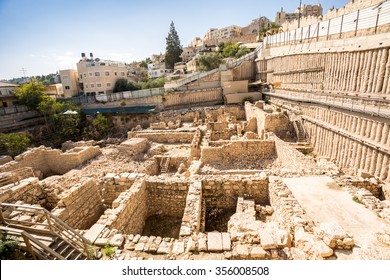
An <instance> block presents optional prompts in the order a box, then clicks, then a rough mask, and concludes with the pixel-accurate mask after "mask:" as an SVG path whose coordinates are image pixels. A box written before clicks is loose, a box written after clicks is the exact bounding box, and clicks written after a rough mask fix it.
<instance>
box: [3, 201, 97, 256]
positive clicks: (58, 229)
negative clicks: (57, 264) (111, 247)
mask: <svg viewBox="0 0 390 280" xmlns="http://www.w3.org/2000/svg"><path fill="white" fill-rule="evenodd" d="M3 209H7V210H10V211H18V212H21V213H22V214H30V215H37V216H38V217H39V222H38V221H36V222H32V221H31V222H30V221H19V220H14V219H8V218H5V217H4V216H3V214H2V213H3ZM0 222H1V223H4V224H5V225H7V226H8V227H12V228H16V229H22V230H24V231H26V232H31V233H33V232H36V233H43V234H48V235H54V236H58V237H60V238H62V239H63V240H65V241H66V242H67V243H68V244H69V245H71V246H72V247H74V248H76V249H78V250H79V251H80V252H82V253H83V254H85V255H86V256H87V257H88V258H90V259H92V258H93V256H92V252H91V250H89V249H90V242H89V240H87V239H86V238H85V237H83V236H82V235H81V234H79V233H78V232H77V231H75V230H74V229H73V228H71V227H69V226H68V225H67V224H65V223H64V222H63V221H61V220H60V219H58V218H57V217H55V216H54V215H53V214H52V213H50V212H49V211H47V210H46V209H44V208H42V207H35V206H29V205H15V204H8V203H0ZM37 245H39V244H37ZM43 249H45V250H47V248H43Z"/></svg>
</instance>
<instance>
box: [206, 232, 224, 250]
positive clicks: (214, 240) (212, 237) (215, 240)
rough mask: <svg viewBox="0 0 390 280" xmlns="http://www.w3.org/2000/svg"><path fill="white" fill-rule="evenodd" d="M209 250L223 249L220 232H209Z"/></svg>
mask: <svg viewBox="0 0 390 280" xmlns="http://www.w3.org/2000/svg"><path fill="white" fill-rule="evenodd" d="M207 244H208V247H207V249H208V251H222V234H221V233H220V232H209V233H207Z"/></svg>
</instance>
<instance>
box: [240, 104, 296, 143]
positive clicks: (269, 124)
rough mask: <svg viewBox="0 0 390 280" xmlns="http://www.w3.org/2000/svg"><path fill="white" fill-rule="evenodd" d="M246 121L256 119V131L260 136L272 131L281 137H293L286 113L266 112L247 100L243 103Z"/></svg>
mask: <svg viewBox="0 0 390 280" xmlns="http://www.w3.org/2000/svg"><path fill="white" fill-rule="evenodd" d="M245 112H246V116H247V121H248V122H249V121H250V120H251V119H256V122H257V132H258V134H259V135H260V137H261V138H263V137H262V136H263V135H264V133H266V132H273V133H275V134H276V135H277V136H278V137H280V138H282V139H288V138H291V137H293V135H294V132H293V127H292V125H291V123H290V120H289V118H288V116H287V115H285V114H284V113H281V112H273V113H270V112H266V111H264V110H263V109H260V108H258V107H256V105H253V104H251V103H249V102H246V103H245Z"/></svg>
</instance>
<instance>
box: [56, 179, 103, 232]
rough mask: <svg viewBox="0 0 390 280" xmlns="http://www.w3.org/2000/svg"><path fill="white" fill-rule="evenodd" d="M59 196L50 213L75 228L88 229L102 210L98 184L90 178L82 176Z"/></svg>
mask: <svg viewBox="0 0 390 280" xmlns="http://www.w3.org/2000/svg"><path fill="white" fill-rule="evenodd" d="M59 198H60V201H59V202H58V203H57V207H56V208H54V209H53V211H52V213H53V214H54V215H55V216H57V217H58V218H60V219H61V220H62V221H64V222H65V223H67V224H68V225H69V226H71V227H73V228H75V229H89V228H90V227H91V226H92V225H93V224H94V223H95V222H96V221H97V220H98V219H99V217H100V215H101V214H102V213H103V211H104V207H103V203H102V197H101V195H100V189H99V186H98V184H97V183H96V181H95V180H94V179H92V178H82V179H81V181H80V182H79V183H78V184H76V185H74V186H73V187H72V188H70V189H69V190H67V191H65V192H63V193H61V194H60V195H59Z"/></svg>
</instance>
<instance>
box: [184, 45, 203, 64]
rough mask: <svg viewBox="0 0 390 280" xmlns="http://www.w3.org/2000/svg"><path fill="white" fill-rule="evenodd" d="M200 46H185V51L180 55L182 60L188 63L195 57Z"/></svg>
mask: <svg viewBox="0 0 390 280" xmlns="http://www.w3.org/2000/svg"><path fill="white" fill-rule="evenodd" d="M199 48H200V46H199V47H185V48H183V52H182V53H181V55H180V57H181V60H182V62H184V63H187V62H188V61H190V60H191V59H193V58H194V57H195V56H196V54H197V53H198V50H199Z"/></svg>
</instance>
